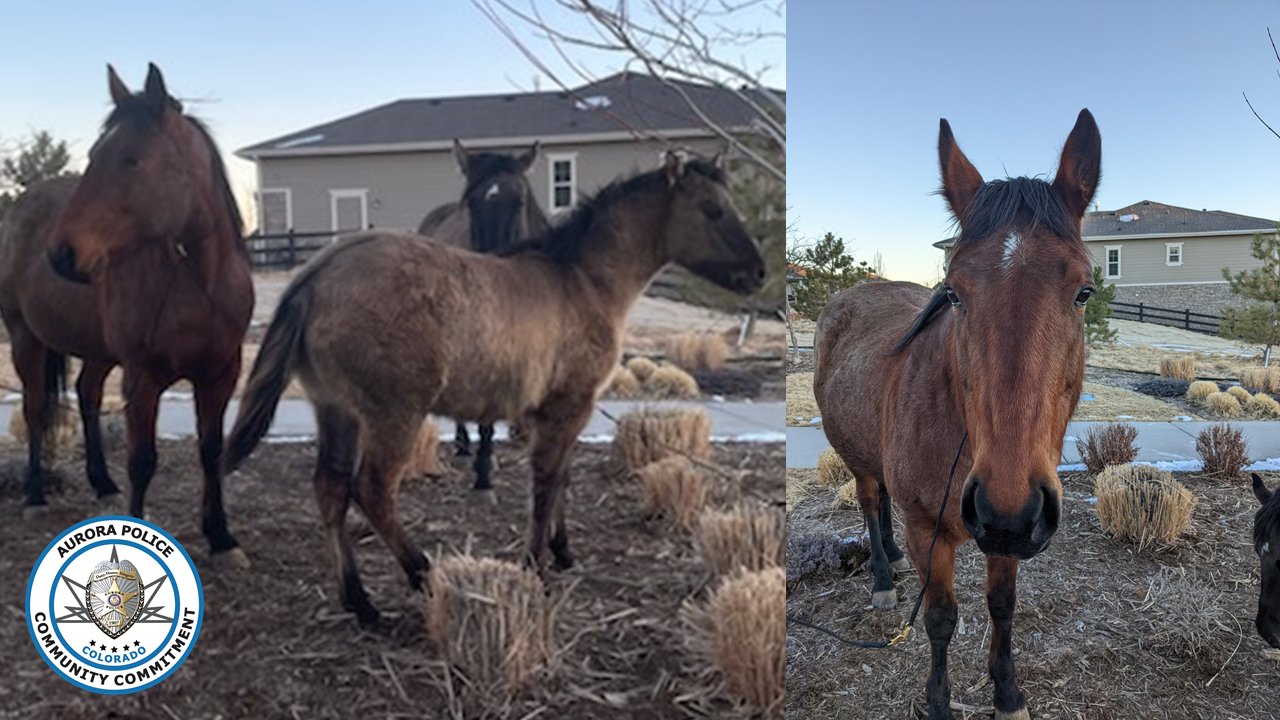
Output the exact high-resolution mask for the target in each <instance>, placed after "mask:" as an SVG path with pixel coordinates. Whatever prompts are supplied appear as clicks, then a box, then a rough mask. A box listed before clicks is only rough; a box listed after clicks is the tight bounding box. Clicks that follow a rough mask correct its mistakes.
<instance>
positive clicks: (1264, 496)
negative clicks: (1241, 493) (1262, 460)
mask: <svg viewBox="0 0 1280 720" xmlns="http://www.w3.org/2000/svg"><path fill="white" fill-rule="evenodd" d="M1253 494H1254V495H1257V496H1258V502H1260V503H1263V504H1266V502H1267V501H1268V500H1270V499H1271V495H1272V494H1273V493H1272V491H1270V490H1268V489H1267V486H1266V485H1264V484H1263V483H1262V476H1261V475H1259V474H1258V473H1253Z"/></svg>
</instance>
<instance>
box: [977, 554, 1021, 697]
mask: <svg viewBox="0 0 1280 720" xmlns="http://www.w3.org/2000/svg"><path fill="white" fill-rule="evenodd" d="M1017 600H1018V560H1017V559H1016V558H1009V557H999V556H996V555H990V556H988V557H987V611H988V612H990V613H991V648H990V650H989V652H988V654H987V669H988V670H989V671H990V673H991V681H992V683H993V684H994V685H995V709H996V720H1030V719H1031V714H1030V713H1028V712H1027V698H1026V696H1024V695H1023V694H1022V691H1021V690H1019V689H1018V679H1017V677H1015V675H1014V672H1013V608H1014V605H1016V604H1017Z"/></svg>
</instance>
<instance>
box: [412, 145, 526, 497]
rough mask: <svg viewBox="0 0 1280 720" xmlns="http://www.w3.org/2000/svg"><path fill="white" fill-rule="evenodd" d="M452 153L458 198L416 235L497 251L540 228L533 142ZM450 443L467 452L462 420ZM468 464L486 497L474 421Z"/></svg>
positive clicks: (488, 434)
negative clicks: (459, 180)
mask: <svg viewBox="0 0 1280 720" xmlns="http://www.w3.org/2000/svg"><path fill="white" fill-rule="evenodd" d="M453 156H454V158H455V159H456V160H457V161H458V169H459V170H461V171H462V176H463V178H464V185H463V189H462V199H461V200H460V201H458V202H453V203H448V204H445V205H441V206H440V207H438V208H436V209H435V210H432V211H431V212H430V213H429V214H428V215H427V216H426V217H425V218H423V220H422V223H421V224H420V225H419V226H418V233H419V234H421V235H426V236H428V237H431V238H435V239H436V240H440V241H441V242H444V243H446V244H448V245H454V246H457V247H464V248H469V249H471V250H475V251H476V252H483V253H491V252H503V251H505V250H506V249H508V248H510V247H511V246H513V245H515V244H516V243H519V242H523V241H525V240H528V239H529V238H531V237H534V236H536V235H540V234H542V233H544V232H546V230H547V228H548V227H549V225H548V223H547V216H546V215H545V214H543V212H542V206H540V205H539V204H538V201H537V198H535V197H534V195H533V188H532V187H530V186H529V180H528V179H527V178H526V177H525V175H526V173H528V172H529V168H531V167H533V162H534V160H536V159H537V158H538V143H536V142H535V143H534V144H533V146H532V147H530V148H529V149H528V150H527V151H525V152H524V153H523V154H522V155H520V156H519V157H516V156H513V155H505V154H502V153H491V152H468V151H467V149H466V148H464V147H462V143H461V142H459V141H458V140H456V139H455V140H454V141H453ZM454 446H455V448H456V452H457V454H458V456H459V457H466V456H469V455H471V438H470V436H468V434H467V424H466V423H465V422H462V421H458V422H457V431H456V434H455V439H454ZM474 468H475V472H476V482H475V490H476V491H477V492H482V493H486V494H488V495H489V496H490V497H491V498H492V493H493V483H492V480H491V477H492V474H493V426H492V425H485V424H482V425H480V447H479V448H478V449H477V451H476V457H475V463H474Z"/></svg>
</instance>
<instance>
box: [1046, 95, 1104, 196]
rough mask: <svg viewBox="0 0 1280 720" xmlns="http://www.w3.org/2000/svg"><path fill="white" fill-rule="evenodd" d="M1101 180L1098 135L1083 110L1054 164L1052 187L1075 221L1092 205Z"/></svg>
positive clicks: (1099, 138)
mask: <svg viewBox="0 0 1280 720" xmlns="http://www.w3.org/2000/svg"><path fill="white" fill-rule="evenodd" d="M1101 177H1102V135H1101V133H1099V132H1098V123H1097V122H1095V121H1094V119H1093V113H1091V112H1089V110H1088V109H1087V108H1086V109H1084V110H1081V111H1080V116H1079V117H1077V118H1076V126H1075V127H1074V128H1072V130H1071V134H1070V135H1068V136H1067V142H1066V144H1065V145H1063V146H1062V160H1060V161H1059V162H1058V176H1057V177H1055V178H1054V179H1053V187H1054V189H1056V190H1057V191H1058V194H1060V195H1061V196H1062V199H1063V201H1064V202H1066V204H1067V209H1068V210H1070V211H1071V214H1072V215H1074V216H1075V217H1083V216H1084V213H1085V211H1086V210H1088V209H1089V203H1090V202H1093V194H1094V192H1096V191H1097V189H1098V180H1099V179H1101Z"/></svg>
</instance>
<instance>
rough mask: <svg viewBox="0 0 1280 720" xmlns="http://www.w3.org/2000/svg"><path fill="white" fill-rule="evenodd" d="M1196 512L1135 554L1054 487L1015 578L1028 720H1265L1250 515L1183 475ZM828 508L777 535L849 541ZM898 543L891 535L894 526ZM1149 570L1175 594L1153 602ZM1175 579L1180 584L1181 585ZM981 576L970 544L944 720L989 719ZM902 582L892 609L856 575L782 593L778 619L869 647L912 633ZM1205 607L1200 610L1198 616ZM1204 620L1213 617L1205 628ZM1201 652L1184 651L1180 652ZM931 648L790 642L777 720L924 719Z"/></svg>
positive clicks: (1075, 496)
mask: <svg viewBox="0 0 1280 720" xmlns="http://www.w3.org/2000/svg"><path fill="white" fill-rule="evenodd" d="M1178 479H1179V480H1181V481H1182V482H1183V483H1185V484H1186V485H1187V487H1188V488H1190V489H1191V491H1192V492H1193V493H1195V495H1196V496H1197V497H1198V498H1199V506H1198V507H1197V508H1196V510H1195V513H1194V515H1193V524H1192V527H1191V529H1190V530H1189V532H1188V533H1186V534H1185V535H1184V536H1183V537H1181V538H1180V539H1179V540H1178V541H1177V543H1176V544H1175V545H1173V546H1172V547H1169V548H1164V549H1160V550H1145V551H1143V552H1142V553H1140V554H1139V553H1137V552H1136V551H1135V549H1134V546H1132V545H1130V544H1127V543H1122V542H1117V541H1115V540H1112V539H1111V538H1109V537H1108V536H1107V535H1105V534H1104V533H1103V532H1102V530H1101V528H1100V526H1099V523H1098V519H1097V514H1096V513H1095V512H1094V511H1093V508H1092V507H1091V506H1090V505H1088V504H1087V503H1086V502H1085V498H1087V497H1088V496H1089V495H1090V494H1091V490H1090V486H1091V482H1090V481H1089V479H1088V478H1087V477H1085V476H1083V475H1072V476H1064V477H1063V482H1064V487H1065V499H1064V518H1063V523H1062V526H1061V528H1060V529H1059V531H1058V534H1057V535H1056V536H1055V538H1054V540H1053V544H1052V546H1051V547H1050V548H1049V549H1048V550H1046V551H1045V552H1044V553H1042V554H1041V555H1039V556H1037V557H1036V558H1034V559H1032V560H1030V561H1027V562H1024V563H1023V564H1022V566H1021V571H1020V573H1019V576H1018V609H1017V614H1016V616H1015V618H1014V633H1015V634H1014V648H1015V649H1014V652H1015V653H1016V658H1015V664H1016V668H1017V673H1018V678H1019V681H1020V683H1021V688H1022V690H1023V691H1024V692H1025V693H1026V695H1027V701H1028V707H1029V709H1030V711H1031V716H1032V717H1033V718H1036V719H1037V720H1046V719H1048V718H1090V719H1094V718H1096V719H1098V720H1103V719H1118V718H1144V720H1146V719H1150V718H1179V719H1181V718H1206V719H1207V718H1215V719H1235V718H1258V719H1261V718H1275V717H1277V716H1280V662H1277V661H1275V660H1272V659H1269V658H1268V657H1265V656H1264V653H1263V650H1264V648H1265V647H1266V645H1265V643H1264V642H1263V641H1262V639H1261V638H1259V637H1258V635H1257V632H1256V631H1255V630H1254V627H1253V618H1254V615H1255V613H1256V612H1257V602H1258V592H1259V577H1258V559H1257V556H1256V555H1255V554H1254V551H1253V547H1252V540H1251V531H1252V523H1253V514H1254V512H1255V510H1256V509H1257V501H1256V500H1255V499H1254V497H1253V494H1252V493H1251V492H1250V490H1249V488H1248V485H1247V481H1240V482H1237V483H1234V484H1227V483H1223V482H1220V481H1214V480H1209V479H1205V478H1202V477H1198V476H1188V475H1185V474H1180V475H1179V476H1178ZM831 500H832V496H831V494H830V493H829V492H827V493H822V494H820V495H818V496H816V497H813V498H810V499H807V500H805V501H804V502H803V503H801V504H800V505H799V506H798V507H796V508H793V510H792V512H791V513H790V516H789V518H788V526H789V529H790V530H791V531H792V532H794V531H795V530H796V529H797V528H798V527H802V526H803V527H807V528H827V529H828V530H829V531H831V532H836V533H838V534H840V535H842V536H849V535H857V534H860V533H861V532H862V529H863V524H862V518H861V514H860V513H859V512H858V510H857V509H856V508H842V509H833V507H832V503H831ZM895 526H896V528H899V529H900V528H901V523H900V520H899V522H898V523H896V524H895ZM1162 568H1175V570H1174V571H1172V572H1174V573H1175V575H1174V577H1176V578H1177V579H1178V580H1179V581H1181V582H1175V583H1173V584H1170V583H1169V582H1168V580H1167V579H1168V577H1169V575H1168V573H1170V572H1171V571H1169V570H1165V571H1164V572H1165V573H1166V575H1165V586H1164V589H1163V590H1160V579H1161V571H1162ZM1178 569H1180V570H1178ZM985 575H986V563H985V562H984V558H983V556H982V555H981V553H980V552H979V551H978V550H977V547H976V546H975V545H973V544H972V543H969V544H966V545H964V546H963V547H961V549H960V552H959V553H958V556H957V560H956V592H957V595H958V596H959V603H960V616H961V618H962V620H961V622H962V624H963V629H962V630H959V631H958V632H957V634H956V635H955V636H954V639H953V641H952V644H951V653H950V675H951V684H952V700H953V701H958V702H959V703H963V704H964V705H965V706H967V708H968V709H958V710H956V711H955V713H956V717H957V718H985V717H989V715H990V707H991V693H992V689H991V686H990V683H989V680H988V679H987V668H986V657H987V650H986V648H987V642H988V640H989V638H988V635H987V634H988V616H987V610H986V604H985V600H984V597H983V583H984V580H985ZM918 591H919V580H918V579H917V577H916V576H915V574H914V573H911V574H909V575H904V576H900V577H899V579H898V597H899V601H898V606H897V608H895V609H894V610H890V611H877V610H872V609H871V607H870V598H871V578H870V575H869V572H866V571H864V572H862V573H860V574H854V575H852V576H843V575H841V574H840V573H838V572H828V573H826V574H825V575H814V576H810V577H807V578H805V579H803V580H800V581H799V582H798V583H795V584H793V585H792V587H791V590H790V592H789V593H788V598H787V609H788V612H789V613H793V614H796V615H798V616H800V617H801V618H804V619H807V620H809V621H811V622H815V623H818V624H821V625H823V626H825V627H827V628H829V629H830V630H832V631H834V632H837V633H839V634H841V635H843V636H844V637H847V638H851V639H858V640H882V639H888V638H890V637H892V636H893V635H894V634H896V632H897V630H898V629H899V628H900V627H901V626H902V624H903V623H904V622H905V621H906V619H907V618H908V617H909V615H910V612H911V606H912V604H913V602H914V600H915V596H916V593H917V592H918ZM1206 602H1207V603H1208V605H1206ZM1206 607H1208V608H1209V609H1211V610H1212V612H1204V609H1205V608H1206ZM1193 645H1194V646H1199V648H1200V649H1199V650H1198V651H1194V652H1193V651H1189V650H1188V649H1187V648H1188V647H1190V646H1193ZM928 669H929V643H928V639H927V636H926V635H925V633H924V627H923V624H922V622H921V621H918V622H917V625H916V633H915V634H913V635H912V637H911V639H910V641H909V642H908V643H907V644H906V645H905V646H904V647H901V648H900V649H899V648H891V649H887V650H860V649H856V648H852V647H847V646H845V645H842V644H840V643H838V642H836V641H835V640H833V639H831V638H829V637H827V636H825V635H821V634H819V633H817V632H814V631H812V630H810V629H807V628H804V627H800V626H797V625H792V626H791V627H790V628H788V648H787V713H788V716H789V717H796V718H800V717H803V718H876V719H877V720H879V719H880V718H914V717H923V714H922V712H923V711H922V706H923V703H924V684H925V679H926V676H927V674H928Z"/></svg>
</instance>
